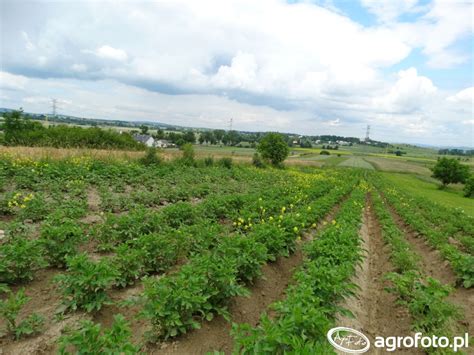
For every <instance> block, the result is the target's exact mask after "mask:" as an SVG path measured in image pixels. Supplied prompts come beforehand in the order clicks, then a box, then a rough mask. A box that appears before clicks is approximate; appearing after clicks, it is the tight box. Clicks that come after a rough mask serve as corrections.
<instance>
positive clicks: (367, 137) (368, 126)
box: [365, 125, 370, 142]
mask: <svg viewBox="0 0 474 355" xmlns="http://www.w3.org/2000/svg"><path fill="white" fill-rule="evenodd" d="M369 134H370V125H367V131H366V132H365V141H366V142H368V141H370V137H369Z"/></svg>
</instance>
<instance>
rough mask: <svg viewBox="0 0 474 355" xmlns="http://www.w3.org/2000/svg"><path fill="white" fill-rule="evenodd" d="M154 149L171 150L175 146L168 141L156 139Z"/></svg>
mask: <svg viewBox="0 0 474 355" xmlns="http://www.w3.org/2000/svg"><path fill="white" fill-rule="evenodd" d="M155 147H158V148H173V147H176V144H174V143H171V142H170V141H168V140H166V139H158V140H156V141H155Z"/></svg>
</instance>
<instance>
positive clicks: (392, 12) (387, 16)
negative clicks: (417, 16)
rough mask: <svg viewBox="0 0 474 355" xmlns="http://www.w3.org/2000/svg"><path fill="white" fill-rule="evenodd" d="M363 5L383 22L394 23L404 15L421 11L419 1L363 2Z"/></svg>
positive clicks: (384, 0)
mask: <svg viewBox="0 0 474 355" xmlns="http://www.w3.org/2000/svg"><path fill="white" fill-rule="evenodd" d="M361 3H362V5H363V6H364V7H366V8H367V10H368V11H370V12H371V13H373V14H374V15H375V16H377V18H378V20H379V21H381V22H393V21H395V20H396V19H397V18H398V17H399V16H400V15H402V14H404V13H407V12H410V13H414V12H418V11H420V7H418V6H417V4H418V0H361Z"/></svg>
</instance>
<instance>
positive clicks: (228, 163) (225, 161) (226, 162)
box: [219, 158, 232, 169]
mask: <svg viewBox="0 0 474 355" xmlns="http://www.w3.org/2000/svg"><path fill="white" fill-rule="evenodd" d="M219 165H220V166H222V167H224V168H227V169H230V168H232V158H221V159H219Z"/></svg>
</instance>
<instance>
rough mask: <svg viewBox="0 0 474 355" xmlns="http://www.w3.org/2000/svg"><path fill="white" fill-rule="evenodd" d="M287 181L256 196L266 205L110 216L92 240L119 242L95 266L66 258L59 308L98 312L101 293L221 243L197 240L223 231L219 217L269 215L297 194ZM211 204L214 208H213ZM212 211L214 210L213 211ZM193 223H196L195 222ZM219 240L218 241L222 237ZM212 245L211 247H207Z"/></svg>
mask: <svg viewBox="0 0 474 355" xmlns="http://www.w3.org/2000/svg"><path fill="white" fill-rule="evenodd" d="M292 182H294V181H292V180H290V181H289V183H288V181H285V183H284V184H283V185H284V186H283V187H281V188H280V187H278V186H277V187H269V188H268V191H269V192H268V193H266V192H265V191H266V190H263V192H264V193H263V194H262V196H265V197H270V198H269V199H268V201H267V202H265V201H263V199H262V198H256V197H255V196H252V195H249V196H246V197H247V198H241V199H239V197H237V198H233V197H232V198H231V197H224V199H221V198H220V197H216V198H217V200H216V199H211V200H210V201H211V202H210V203H207V204H206V202H207V201H206V202H203V203H202V204H200V205H199V206H191V205H190V204H187V203H177V204H174V205H170V206H168V207H166V208H164V209H162V210H161V211H157V212H154V211H151V212H150V211H145V210H139V211H136V212H133V213H132V214H130V215H126V216H119V217H115V216H111V219H110V220H109V221H108V223H105V224H103V225H102V226H101V227H100V228H101V229H100V234H98V235H99V236H100V235H102V236H106V237H107V238H109V239H112V240H113V241H114V242H118V241H119V242H120V243H119V244H118V246H116V247H115V248H113V250H114V251H115V252H116V254H115V256H113V257H112V258H105V259H104V260H101V261H99V262H95V261H92V260H89V258H88V257H87V255H85V254H80V255H77V256H73V257H67V258H66V264H67V272H66V273H65V274H63V275H60V276H58V277H57V281H58V283H59V287H60V289H61V291H62V293H63V295H64V297H63V301H64V306H65V307H66V308H68V309H72V310H76V309H78V308H80V309H85V310H86V311H88V312H91V311H94V310H99V309H100V308H101V307H102V305H103V304H106V303H107V302H108V301H109V300H108V297H107V289H109V288H110V287H112V286H113V285H116V286H121V287H125V286H128V285H129V284H132V283H134V282H135V280H137V279H138V278H140V277H142V276H144V275H149V274H151V273H157V272H163V271H166V270H168V269H169V268H170V267H171V266H173V265H174V264H175V263H176V262H177V260H178V258H179V257H187V256H188V254H190V255H192V251H194V252H196V247H195V246H196V245H197V246H200V245H201V244H204V245H205V246H206V247H207V248H211V247H213V246H215V245H218V243H222V242H223V241H226V239H225V238H224V239H222V238H219V239H220V240H219V239H216V238H212V237H211V238H209V236H210V235H211V236H212V235H213V234H207V235H203V233H202V231H207V232H208V233H212V232H216V231H217V232H221V231H225V228H222V227H219V226H220V225H219V224H218V223H216V222H215V219H216V218H218V217H222V214H224V215H225V214H228V213H231V214H232V213H234V212H236V211H238V212H240V213H242V212H245V211H247V210H252V209H256V210H259V209H260V207H262V208H264V209H267V208H268V209H269V210H272V208H275V207H274V205H275V202H274V201H278V204H280V203H282V202H285V201H286V199H287V198H289V197H288V196H292V195H291V194H290V195H287V197H282V192H283V190H285V191H293V192H297V190H298V189H301V188H303V187H304V186H302V187H298V186H299V185H298V184H296V185H295V184H292ZM282 189H283V190H282ZM328 189H329V188H328V186H326V185H323V184H321V185H318V186H316V187H315V188H314V189H313V191H312V193H313V194H314V195H317V196H319V195H321V194H323V193H325V192H327V191H328ZM283 196H284V195H283ZM295 196H299V195H298V194H295ZM216 201H217V202H220V203H218V204H216V203H215V202H216ZM298 201H299V199H298ZM226 202H228V204H227V208H226V209H224V210H223V209H222V206H225V205H226ZM243 202H249V203H243ZM287 202H289V201H287ZM295 203H296V202H295ZM257 205H258V208H257ZM213 206H220V208H218V209H217V210H216V211H214V210H213V208H212V207H213ZM263 206H265V207H263ZM239 208H240V209H239ZM206 218H207V219H206ZM197 220H199V221H200V223H195V222H196V221H197ZM212 222H214V223H212ZM194 227H197V228H199V230H200V231H199V230H197V229H196V228H194ZM193 232H194V233H193ZM219 235H221V236H222V233H220V234H218V236H219ZM213 242H215V243H216V244H215V245H212V243H213ZM198 251H199V252H204V251H206V249H203V248H202V246H201V247H200V248H199V250H198Z"/></svg>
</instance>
